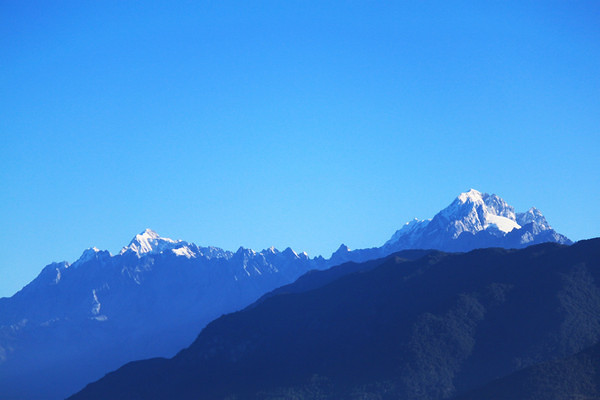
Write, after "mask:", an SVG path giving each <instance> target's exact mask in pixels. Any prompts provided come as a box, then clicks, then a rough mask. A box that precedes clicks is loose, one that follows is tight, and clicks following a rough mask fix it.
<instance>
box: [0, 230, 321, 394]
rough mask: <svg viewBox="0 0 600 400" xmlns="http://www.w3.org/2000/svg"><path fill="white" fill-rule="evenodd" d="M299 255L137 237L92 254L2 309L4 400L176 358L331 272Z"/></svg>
mask: <svg viewBox="0 0 600 400" xmlns="http://www.w3.org/2000/svg"><path fill="white" fill-rule="evenodd" d="M323 267H324V264H323V262H322V261H321V262H319V261H318V260H310V259H309V258H308V256H307V255H306V254H305V253H301V254H297V253H295V252H294V251H293V250H291V249H289V248H288V249H286V250H285V251H283V252H279V251H278V250H276V249H273V248H271V249H268V250H263V251H261V252H255V251H253V250H249V249H243V248H240V249H239V250H238V251H237V252H235V253H234V252H229V251H224V250H222V249H218V248H215V247H198V246H196V245H195V244H192V243H187V242H184V241H179V240H178V241H176V240H171V239H168V238H162V237H160V236H159V235H157V234H156V233H155V232H153V231H151V230H146V231H144V232H143V233H141V234H139V235H136V236H135V238H134V239H133V240H132V241H131V243H130V244H129V245H128V246H126V247H124V248H123V250H122V251H121V252H120V254H118V255H115V256H112V255H111V254H110V253H109V252H107V251H101V250H98V249H96V248H92V249H88V250H86V251H85V252H84V253H83V255H82V256H81V258H79V260H77V261H76V262H74V263H73V264H72V265H69V264H68V263H66V262H62V263H54V264H51V265H48V266H47V267H45V268H44V269H43V270H42V272H41V273H40V274H39V276H38V277H37V278H36V279H35V280H33V281H32V282H31V283H30V284H29V285H27V286H26V287H24V288H23V289H22V290H21V291H19V292H18V293H16V294H15V295H14V296H13V297H11V298H2V299H0V393H1V394H2V395H1V396H0V397H2V398H6V399H34V398H35V399H37V398H40V399H41V398H43V399H60V398H64V397H66V396H67V395H69V394H71V393H73V392H74V391H76V390H78V389H80V388H82V387H83V386H84V385H85V384H86V383H88V382H90V381H92V380H94V379H98V378H100V377H101V376H102V375H103V374H105V373H106V372H107V371H110V370H112V369H115V368H117V367H119V366H120V365H122V364H124V363H125V362H128V361H131V360H135V359H143V358H148V357H155V356H172V355H174V354H175V352H177V351H178V350H180V349H182V348H184V347H185V346H187V345H189V344H190V343H191V342H192V341H193V340H194V338H195V337H196V336H197V334H198V332H200V330H201V329H202V328H203V327H204V326H205V325H206V324H207V323H208V322H210V321H211V320H213V319H215V318H216V317H218V316H220V315H222V314H224V313H227V312H231V311H235V310H237V309H240V308H242V307H244V306H246V305H248V304H250V303H251V302H252V301H254V300H256V299H257V298H258V297H260V296H261V295H263V294H264V293H266V292H268V291H269V290H272V289H274V288H276V287H279V286H281V285H284V284H286V283H289V282H292V281H293V280H294V279H296V278H297V277H298V276H300V275H301V274H303V273H305V272H306V271H308V270H310V269H315V268H323Z"/></svg>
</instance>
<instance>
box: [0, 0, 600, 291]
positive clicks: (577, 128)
mask: <svg viewBox="0 0 600 400" xmlns="http://www.w3.org/2000/svg"><path fill="white" fill-rule="evenodd" d="M405 3H413V2H371V1H364V2H341V1H338V2H326V1H318V2H306V1H298V2H295V1H274V2H228V1H224V2H192V1H190V2H174V1H168V2H167V1H165V2H154V1H147V2H136V3H135V4H134V3H133V2H119V1H115V2H112V1H102V2H87V1H85V2H82V1H74V2H66V1H65V2H27V1H18V2H17V1H1V2H0V137H1V138H2V146H0V167H1V168H0V198H1V199H2V201H1V202H0V214H1V215H2V227H1V228H2V229H0V246H1V247H0V296H9V295H12V294H13V293H14V292H15V291H17V290H18V289H20V288H21V287H22V286H23V285H25V284H26V283H28V282H29V281H30V280H31V279H33V278H34V277H35V276H36V275H37V274H38V273H39V271H40V270H41V268H42V267H43V266H44V265H46V264H48V263H50V262H52V261H60V260H67V261H71V262H72V261H74V260H75V259H77V258H78V257H79V255H80V254H81V252H82V251H83V250H84V249H85V248H87V247H91V246H97V247H99V248H102V249H108V250H110V251H111V252H113V253H115V252H118V251H119V249H120V248H121V247H122V246H124V245H126V244H127V243H128V242H129V240H130V239H131V238H132V237H133V236H134V235H135V234H136V233H139V232H141V231H142V230H143V229H145V228H146V227H150V228H152V229H154V230H156V231H157V232H159V233H160V234H161V235H163V236H167V237H172V238H181V239H184V240H188V241H192V242H195V243H197V244H199V245H214V246H219V247H223V248H225V249H230V250H235V249H237V248H238V247H239V246H244V247H251V248H254V249H263V248H267V247H270V246H272V245H274V246H276V247H279V248H285V247H287V246H291V247H292V248H294V249H296V250H299V251H307V252H308V253H309V254H310V255H318V254H324V255H329V254H331V252H332V251H334V250H335V249H336V248H337V247H338V246H339V244H340V243H342V242H344V243H346V244H347V245H348V246H350V247H351V248H360V247H371V246H376V245H380V244H381V243H383V242H384V241H385V240H387V239H388V238H389V236H391V234H392V233H393V232H394V231H395V230H396V229H398V228H399V227H400V226H401V225H402V224H403V223H404V222H406V221H407V220H409V219H412V218H413V217H418V218H429V217H431V216H433V215H434V214H435V213H436V212H437V211H439V210H440V209H441V208H443V207H445V206H446V205H448V204H449V203H450V202H451V201H452V199H453V198H454V197H455V196H456V195H458V194H459V193H460V192H462V191H465V190H468V189H469V188H471V187H473V188H476V189H478V190H481V191H484V192H489V193H496V194H498V195H500V196H501V197H503V198H504V199H505V200H507V201H508V202H509V203H510V204H512V205H514V206H515V207H516V208H517V211H519V210H525V209H527V208H529V207H530V206H536V207H538V208H539V209H540V210H541V211H542V212H543V213H544V214H545V215H546V217H547V219H548V220H549V222H550V224H551V225H553V227H554V228H556V229H557V230H558V231H559V232H561V233H563V234H566V235H567V236H569V237H570V238H572V239H575V240H578V239H583V238H589V237H594V236H598V227H599V226H600V213H598V204H600V184H599V182H600V179H599V175H600V172H599V171H600V73H599V71H600V24H598V21H599V20H600V6H599V5H598V3H597V2H526V1H517V2H485V3H486V4H482V3H484V2H446V1H440V2H415V3H417V4H405Z"/></svg>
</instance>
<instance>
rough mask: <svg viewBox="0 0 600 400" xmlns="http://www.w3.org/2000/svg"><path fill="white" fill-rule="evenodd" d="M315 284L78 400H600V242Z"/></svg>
mask: <svg viewBox="0 0 600 400" xmlns="http://www.w3.org/2000/svg"><path fill="white" fill-rule="evenodd" d="M412 255H413V256H414V255H415V254H414V253H413V254H412ZM339 269H340V270H344V268H343V266H340V268H339ZM313 275H315V276H313V277H312V278H311V284H310V285H308V286H307V285H306V282H303V281H304V280H298V281H297V282H296V283H294V284H292V285H289V286H288V287H287V288H286V289H282V290H279V291H278V293H275V294H273V295H272V296H267V297H266V298H263V299H262V301H259V302H258V303H256V304H254V305H252V306H251V307H248V308H246V309H245V310H242V311H239V312H236V313H232V314H228V315H225V316H223V317H221V318H219V319H217V320H215V321H213V322H211V323H210V324H209V325H208V326H207V327H206V328H205V329H204V330H203V331H202V332H201V334H200V335H199V336H198V338H197V339H196V340H195V341H194V343H193V344H192V345H191V346H190V347H188V348H187V349H185V350H182V351H181V352H180V353H178V354H177V355H176V356H175V357H173V358H171V359H151V360H146V361H138V362H133V363H130V364H127V365H125V366H123V367H121V368H120V369H118V370H117V371H115V372H112V373H110V374H108V375H106V376H105V377H104V378H103V379H101V380H99V381H97V382H95V383H93V384H90V385H88V386H87V387H86V388H85V389H84V390H83V391H81V392H80V393H78V394H76V395H74V396H72V397H71V398H70V400H95V399H109V398H110V399H115V400H118V399H128V400H129V399H150V400H152V399H210V400H217V399H261V400H264V399H269V400H273V399H417V400H441V399H457V400H458V399H470V400H490V399H520V400H533V399H598V398H599V395H598V394H599V393H600V391H599V390H600V386H599V385H598V384H599V383H600V382H599V379H598V365H597V361H598V360H599V359H600V358H599V356H598V353H599V352H598V348H597V344H598V341H599V339H600V287H599V286H598V282H600V239H592V240H587V241H581V242H578V243H576V244H574V245H572V246H564V245H559V244H555V243H546V244H541V245H534V246H530V247H528V248H526V249H521V250H505V249H497V248H492V249H480V250H474V251H471V252H469V253H453V254H451V253H442V252H438V251H430V252H426V253H424V254H422V256H421V257H419V258H417V259H410V258H406V257H405V253H404V252H399V253H396V254H394V255H391V256H389V257H387V258H385V259H382V260H379V261H377V262H367V263H363V264H359V265H354V267H353V268H352V269H351V270H348V271H347V273H346V274H344V273H339V271H338V274H337V277H334V278H333V280H332V279H331V278H332V277H331V275H330V274H328V273H326V272H315V273H313Z"/></svg>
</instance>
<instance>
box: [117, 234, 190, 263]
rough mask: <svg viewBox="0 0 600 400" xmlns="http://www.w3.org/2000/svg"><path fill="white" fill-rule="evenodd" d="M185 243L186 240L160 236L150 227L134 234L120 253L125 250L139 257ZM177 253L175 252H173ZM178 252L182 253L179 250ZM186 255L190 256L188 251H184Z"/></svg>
mask: <svg viewBox="0 0 600 400" xmlns="http://www.w3.org/2000/svg"><path fill="white" fill-rule="evenodd" d="M182 245H183V246H182ZM186 245H187V243H186V242H183V241H182V240H173V239H169V238H165V237H161V236H160V235H159V234H158V233H156V232H154V231H153V230H152V229H146V230H145V231H143V232H142V233H139V234H137V235H135V237H134V238H133V239H132V240H131V242H130V243H129V245H128V246H126V247H123V249H122V250H121V253H120V254H125V253H127V252H133V253H135V254H137V256H138V257H141V256H142V255H145V254H155V253H161V252H163V251H165V250H173V249H179V248H181V247H185V246H186ZM175 253H176V254H178V253H177V252H175ZM179 253H182V251H180V252H179ZM185 253H186V254H183V253H182V254H181V255H186V256H188V258H189V256H191V254H190V253H189V252H185Z"/></svg>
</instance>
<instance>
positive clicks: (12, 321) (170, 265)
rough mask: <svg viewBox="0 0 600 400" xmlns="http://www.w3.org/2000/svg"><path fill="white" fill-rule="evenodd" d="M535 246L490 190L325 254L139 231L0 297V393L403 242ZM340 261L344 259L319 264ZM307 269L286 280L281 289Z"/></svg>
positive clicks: (143, 351)
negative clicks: (365, 244)
mask: <svg viewBox="0 0 600 400" xmlns="http://www.w3.org/2000/svg"><path fill="white" fill-rule="evenodd" d="M542 242H555V243H562V244H570V243H571V242H570V241H569V239H567V238H566V237H564V236H562V235H560V234H558V233H556V232H555V231H554V230H553V229H552V228H551V227H550V225H549V224H548V223H547V221H546V220H545V218H544V217H543V215H542V214H541V213H540V212H539V211H538V210H536V209H534V208H532V209H530V210H529V211H527V212H525V213H515V212H514V209H513V208H512V207H510V206H509V205H507V204H506V203H505V202H504V201H503V200H502V199H500V198H499V197H498V196H496V195H488V194H482V193H480V192H478V191H476V190H471V191H469V192H466V193H462V194H461V195H459V196H458V197H457V198H456V199H455V200H454V201H453V202H452V203H451V204H450V206H448V207H447V208H445V209H444V210H442V211H441V212H440V213H438V214H437V215H436V216H434V217H433V219H431V220H424V221H418V220H416V221H413V222H411V223H408V224H407V225H405V226H404V227H403V228H402V229H400V230H399V231H398V232H396V233H395V234H394V235H393V236H392V237H391V239H390V240H389V241H388V242H386V243H385V244H384V245H382V246H381V247H376V248H372V249H362V250H353V251H350V250H349V249H348V248H347V247H345V246H341V247H340V249H339V250H338V251H336V252H335V253H333V254H332V256H331V258H329V259H325V258H323V257H321V256H319V257H315V258H309V257H308V255H307V254H306V253H296V252H295V251H293V250H292V249H290V248H287V249H285V250H284V251H278V250H277V249H274V248H270V249H266V250H262V251H260V252H257V251H253V250H250V249H244V248H240V249H239V250H238V251H236V252H231V251H226V250H222V249H219V248H215V247H201V246H197V245H195V244H193V243H188V242H185V241H181V240H172V239H168V238H164V237H161V236H159V235H158V234H156V233H155V232H153V231H151V230H146V231H144V232H142V233H140V234H139V235H136V236H135V237H134V238H133V240H132V241H131V242H130V243H129V245H128V246H126V247H124V248H123V250H122V251H121V252H120V253H119V254H116V255H112V254H110V253H109V252H108V251H103V250H98V249H96V248H91V249H88V250H86V251H85V252H84V253H83V255H82V256H81V257H80V258H79V259H78V260H77V261H75V262H74V263H72V264H69V263H67V262H60V263H53V264H50V265H48V266H46V267H45V268H44V269H43V270H42V271H41V273H40V274H39V276H38V277H37V278H36V279H34V280H33V281H32V282H31V283H30V284H28V285H27V286H26V287H24V288H23V289H22V290H21V291H19V292H18V293H16V294H15V295H14V296H12V297H10V298H1V299H0V394H2V397H3V398H10V399H32V398H33V399H36V398H43V399H47V400H54V399H62V398H64V397H66V396H68V395H69V394H72V393H74V392H76V391H77V390H80V389H81V388H83V387H84V385H85V384H86V383H89V382H91V381H93V380H96V379H99V378H100V377H102V376H103V375H104V374H106V373H107V372H109V371H111V370H114V369H116V368H118V367H119V366H121V365H123V364H124V363H126V362H129V361H133V360H137V359H145V358H150V357H170V356H173V355H175V354H176V353H177V352H178V351H179V350H181V349H183V348H184V347H186V346H188V345H189V344H190V343H192V341H193V340H194V339H195V338H196V337H197V335H198V333H199V332H200V331H201V330H202V328H203V327H205V326H206V324H207V323H209V322H210V321H212V320H214V319H215V318H217V317H219V316H221V315H222V314H226V313H230V312H233V311H236V310H240V309H242V308H244V307H246V306H248V305H250V304H251V303H253V302H254V301H256V300H257V299H259V298H261V296H264V295H265V294H266V293H269V292H271V291H272V290H274V289H276V288H279V287H282V286H283V287H282V288H281V289H279V290H280V291H290V290H292V291H305V290H308V289H309V288H310V289H313V288H314V287H315V286H314V285H317V286H319V285H321V284H322V282H325V281H328V282H333V281H335V280H337V279H338V278H339V277H340V276H341V275H346V274H347V273H348V272H350V271H354V270H355V269H359V270H366V269H368V268H367V267H366V266H367V265H369V266H370V267H373V268H374V267H375V266H377V265H379V264H378V261H374V260H377V259H380V258H385V257H386V256H389V255H390V254H392V253H395V252H397V251H400V250H406V249H414V250H411V251H409V252H403V253H402V259H403V260H414V259H415V258H419V257H422V256H423V255H424V254H429V253H430V252H428V251H423V250H418V249H438V250H444V251H468V250H471V249H474V248H480V247H489V246H497V247H505V248H521V247H525V246H527V245H531V244H536V243H542ZM368 260H370V262H369V263H367V264H356V263H358V262H363V261H368ZM348 261H354V262H356V263H355V264H346V265H345V266H338V267H336V268H332V269H329V268H331V267H333V266H336V265H339V264H342V263H345V262H348ZM309 271H313V272H311V273H309V274H307V275H305V276H303V277H302V279H300V280H299V281H298V282H297V284H296V285H295V286H293V287H286V286H285V285H288V284H290V283H292V282H294V281H295V280H296V279H297V278H298V277H300V276H302V275H303V274H305V273H307V272H309ZM302 285H304V286H302ZM277 293H279V292H278V291H276V292H272V293H270V294H269V295H267V296H264V297H262V298H261V300H260V302H258V303H256V304H259V303H261V302H263V301H264V302H266V300H267V299H268V298H269V297H273V296H274V295H275V294H277ZM256 304H255V305H254V306H253V307H255V306H256ZM32 376H35V377H36V378H35V379H32Z"/></svg>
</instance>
